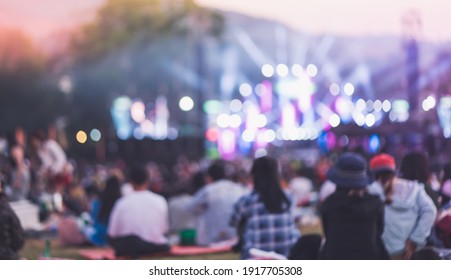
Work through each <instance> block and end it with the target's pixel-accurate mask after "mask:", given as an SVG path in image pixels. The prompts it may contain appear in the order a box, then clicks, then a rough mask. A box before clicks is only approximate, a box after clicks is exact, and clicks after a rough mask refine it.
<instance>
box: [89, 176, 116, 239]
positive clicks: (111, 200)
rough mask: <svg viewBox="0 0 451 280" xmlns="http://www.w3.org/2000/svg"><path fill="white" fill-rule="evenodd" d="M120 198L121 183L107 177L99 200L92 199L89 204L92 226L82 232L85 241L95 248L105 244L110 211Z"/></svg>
mask: <svg viewBox="0 0 451 280" xmlns="http://www.w3.org/2000/svg"><path fill="white" fill-rule="evenodd" d="M121 196H122V195H121V182H120V181H119V179H118V178H117V177H116V176H111V177H109V178H108V179H107V181H106V184H105V189H104V190H103V191H102V193H101V194H100V198H99V199H94V200H93V201H92V203H91V211H90V217H91V220H92V225H89V226H88V227H86V228H84V230H83V231H84V234H85V236H86V239H87V240H88V241H89V242H91V243H92V244H94V245H96V246H105V245H106V244H107V228H108V222H109V220H110V215H111V211H112V210H113V207H114V205H115V203H116V202H117V201H118V200H119V199H120V198H121Z"/></svg>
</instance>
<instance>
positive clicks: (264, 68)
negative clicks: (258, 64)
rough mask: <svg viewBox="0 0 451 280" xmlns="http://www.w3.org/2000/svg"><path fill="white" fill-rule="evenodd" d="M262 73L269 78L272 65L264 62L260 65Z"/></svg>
mask: <svg viewBox="0 0 451 280" xmlns="http://www.w3.org/2000/svg"><path fill="white" fill-rule="evenodd" d="M262 74H263V76H265V77H266V78H271V77H272V76H273V75H274V67H272V65H269V64H265V65H263V66H262Z"/></svg>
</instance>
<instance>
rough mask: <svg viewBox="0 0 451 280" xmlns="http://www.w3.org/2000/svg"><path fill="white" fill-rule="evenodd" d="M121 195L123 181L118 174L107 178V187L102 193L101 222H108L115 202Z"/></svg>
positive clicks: (99, 216)
mask: <svg viewBox="0 0 451 280" xmlns="http://www.w3.org/2000/svg"><path fill="white" fill-rule="evenodd" d="M120 197H121V182H120V180H119V179H118V178H117V177H116V176H111V177H109V178H108V179H107V181H106V184H105V189H104V190H103V192H102V194H101V195H100V209H99V215H98V220H99V222H102V223H105V224H107V223H108V220H109V218H110V214H111V211H112V210H113V207H114V204H115V203H116V201H117V200H118V199H119V198H120Z"/></svg>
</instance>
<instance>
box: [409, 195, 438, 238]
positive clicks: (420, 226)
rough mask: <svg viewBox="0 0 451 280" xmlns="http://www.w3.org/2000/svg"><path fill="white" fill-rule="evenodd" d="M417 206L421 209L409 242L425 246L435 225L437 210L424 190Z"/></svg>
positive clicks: (419, 196) (418, 198)
mask: <svg viewBox="0 0 451 280" xmlns="http://www.w3.org/2000/svg"><path fill="white" fill-rule="evenodd" d="M417 205H418V206H419V208H420V209H419V215H418V218H417V224H416V226H415V228H414V230H413V231H412V234H411V235H410V237H409V240H410V241H411V242H413V243H414V244H416V245H424V244H425V243H426V238H427V237H428V236H429V234H430V233H431V229H432V226H433V225H434V222H435V218H436V215H437V209H436V208H435V205H434V202H433V201H432V199H431V198H430V197H429V196H428V195H427V193H426V191H425V190H424V189H421V190H420V193H419V194H418V197H417Z"/></svg>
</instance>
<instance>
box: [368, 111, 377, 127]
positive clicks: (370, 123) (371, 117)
mask: <svg viewBox="0 0 451 280" xmlns="http://www.w3.org/2000/svg"><path fill="white" fill-rule="evenodd" d="M375 123H376V117H375V116H374V115H373V114H368V115H366V117H365V125H366V126H368V127H372V126H373V125H374V124H375Z"/></svg>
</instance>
